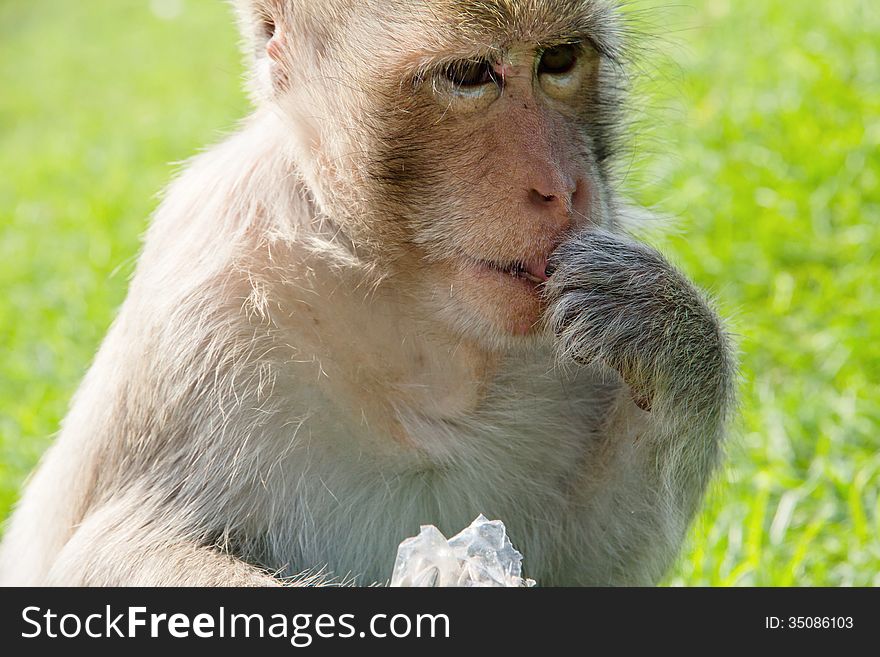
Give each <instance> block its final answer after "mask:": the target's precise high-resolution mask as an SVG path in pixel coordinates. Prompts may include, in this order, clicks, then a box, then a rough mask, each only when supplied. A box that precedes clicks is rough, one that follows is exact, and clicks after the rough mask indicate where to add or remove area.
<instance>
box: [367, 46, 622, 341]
mask: <svg viewBox="0 0 880 657" xmlns="http://www.w3.org/2000/svg"><path fill="white" fill-rule="evenodd" d="M600 65H601V62H600V57H599V55H598V53H597V52H596V51H595V50H594V49H593V48H592V46H590V45H589V44H587V43H556V44H554V45H549V46H538V45H535V44H517V45H516V46H515V47H513V48H510V49H506V50H505V51H504V52H502V53H498V54H497V55H495V56H487V57H474V58H469V59H458V60H453V61H451V62H449V63H445V64H442V65H440V66H438V67H435V68H433V69H431V70H429V71H427V72H425V73H424V74H423V75H422V76H421V77H420V78H419V79H417V80H416V81H415V82H414V85H413V88H412V89H413V94H414V96H413V98H412V99H410V100H409V103H408V106H407V107H406V111H405V112H404V116H406V117H408V120H404V121H403V122H402V125H399V126H397V130H396V131H394V132H391V133H390V134H389V137H388V139H387V140H386V141H385V144H386V145H387V146H386V149H387V150H385V151H384V152H382V153H381V154H380V155H379V157H378V158H376V160H374V167H375V168H374V169H373V171H375V172H376V174H377V178H378V179H380V180H382V181H384V183H385V185H384V187H385V191H386V193H387V195H388V198H393V199H395V200H396V201H397V203H396V204H397V206H398V207H397V212H394V213H392V216H395V217H396V218H398V219H399V220H400V221H402V222H404V223H405V225H407V227H408V239H409V241H410V243H411V246H412V248H413V249H414V251H415V253H416V254H417V255H418V260H419V261H418V266H417V267H416V268H415V269H414V271H413V272H411V274H412V275H413V277H414V278H415V279H416V280H417V281H418V283H419V284H420V285H421V286H422V288H423V289H424V291H425V294H420V295H419V297H420V298H425V299H427V300H428V302H429V305H430V307H431V308H432V310H433V311H434V312H437V313H438V314H439V315H440V317H441V318H442V319H443V320H444V321H445V322H447V323H450V324H452V325H453V326H454V327H455V328H456V329H457V330H459V331H462V332H465V333H467V334H470V335H476V336H479V337H480V338H483V339H485V338H488V339H490V340H493V341H494V342H496V343H497V342H498V340H499V338H500V339H502V340H503V341H504V342H509V339H510V337H511V336H527V335H530V334H533V333H535V332H537V331H539V330H540V326H541V321H540V320H541V316H542V311H543V307H542V297H541V285H542V283H543V282H544V281H545V280H547V277H548V276H547V272H546V269H547V259H548V257H549V256H550V254H551V253H552V252H553V250H554V249H555V248H556V246H557V245H558V244H559V243H560V242H561V241H562V240H563V239H564V237H565V235H566V233H568V232H569V231H570V230H571V229H572V228H574V227H576V226H578V225H582V224H584V223H585V222H596V223H599V222H601V221H602V219H603V217H602V215H603V213H604V211H605V209H606V204H607V196H608V192H607V190H606V189H605V188H604V187H605V183H604V174H603V171H602V169H601V164H602V163H601V162H600V161H599V160H598V158H597V148H596V145H595V144H596V140H597V139H602V138H603V135H602V134H601V132H600V131H599V130H596V129H595V128H596V127H597V126H596V125H595V123H594V122H595V121H596V120H598V119H599V118H600V115H599V113H597V112H596V108H597V106H598V105H597V96H596V94H597V89H596V86H597V83H598V80H599V67H600ZM414 118H416V120H415V121H413V119H414Z"/></svg>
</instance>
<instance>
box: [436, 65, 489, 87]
mask: <svg viewBox="0 0 880 657" xmlns="http://www.w3.org/2000/svg"><path fill="white" fill-rule="evenodd" d="M443 75H444V76H445V77H446V79H447V80H449V81H450V82H452V84H454V85H455V86H456V87H479V86H482V85H484V84H489V83H490V82H493V83H494V82H495V71H494V69H493V68H492V64H491V63H490V62H487V61H485V60H462V61H460V62H453V63H452V64H450V65H449V66H447V67H446V68H445V69H444V71H443Z"/></svg>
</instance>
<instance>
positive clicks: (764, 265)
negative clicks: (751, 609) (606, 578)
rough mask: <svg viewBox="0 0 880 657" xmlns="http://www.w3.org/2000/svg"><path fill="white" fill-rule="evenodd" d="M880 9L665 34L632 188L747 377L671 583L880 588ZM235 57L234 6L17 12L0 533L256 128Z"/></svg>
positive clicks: (0, 321)
mask: <svg viewBox="0 0 880 657" xmlns="http://www.w3.org/2000/svg"><path fill="white" fill-rule="evenodd" d="M175 4H179V5H180V6H181V7H182V11H181V13H180V14H179V15H178V16H177V17H175V18H173V19H171V20H163V19H161V18H159V17H157V16H156V15H155V14H154V13H152V12H151V9H150V8H151V6H166V7H167V6H174V5H175ZM655 4H661V3H655V2H643V3H639V4H638V5H637V9H640V8H644V7H647V6H652V5H655ZM873 4H874V3H873V0H861V1H859V0H849V1H841V2H830V1H829V2H824V3H822V2H809V3H793V2H788V1H786V0H767V1H765V2H760V3H758V2H748V3H740V2H734V1H733V0H711V1H706V2H699V1H697V0H693V2H692V3H691V6H689V7H686V8H681V7H675V8H669V9H666V10H663V11H662V12H660V13H657V14H655V15H654V16H653V17H652V18H651V19H650V20H651V23H652V24H654V25H656V26H669V25H672V26H673V27H675V28H676V30H675V32H674V33H673V34H671V36H670V37H669V38H667V39H664V40H654V41H652V42H651V47H652V50H651V51H649V52H648V53H646V54H645V55H644V57H643V58H642V61H641V68H642V69H643V70H644V71H645V72H646V73H648V74H649V75H650V76H651V81H650V82H644V83H643V84H644V87H643V88H644V89H646V90H648V91H649V93H650V98H653V99H654V100H653V101H652V102H650V103H649V104H648V105H647V106H646V107H645V108H644V111H645V113H646V116H647V120H646V121H643V123H642V128H641V129H640V130H639V132H638V133H637V137H638V139H637V141H636V146H637V150H639V151H640V152H642V153H643V154H644V156H643V157H641V158H640V159H639V160H638V162H637V164H636V166H635V167H634V169H633V173H632V174H631V175H630V176H629V178H628V185H629V188H630V189H631V190H632V192H633V194H634V195H635V197H636V198H637V199H638V200H639V201H641V202H643V203H646V204H649V205H652V206H655V207H657V208H659V209H660V210H661V211H663V212H664V213H666V214H668V215H670V216H673V217H675V219H676V226H677V228H676V230H675V232H674V233H673V234H672V235H671V236H669V237H667V238H666V239H665V240H664V244H665V248H666V250H667V252H669V253H670V254H671V255H672V256H673V258H674V259H675V260H676V261H677V262H678V263H680V264H681V265H682V267H683V268H684V269H685V270H686V271H687V272H688V273H689V274H690V275H692V276H693V277H694V278H695V279H696V280H697V281H698V282H699V283H700V284H701V285H703V286H704V287H706V288H707V289H709V290H712V291H713V293H714V294H715V295H716V296H717V297H718V298H719V304H720V306H721V308H722V309H723V311H724V312H725V314H727V315H728V316H731V317H732V319H733V326H734V327H735V330H736V332H737V333H738V335H739V336H740V346H741V351H742V360H743V380H742V387H741V406H742V410H741V415H740V419H739V421H738V423H737V427H736V431H735V433H734V436H733V439H732V440H731V443H730V446H729V458H728V460H727V464H726V466H725V468H724V470H723V472H722V473H721V475H720V476H719V477H718V480H717V482H716V484H715V486H714V487H713V489H712V492H711V494H710V495H709V498H708V500H707V504H706V509H705V511H704V513H703V514H702V515H701V517H700V518H699V519H698V521H697V522H696V523H695V525H694V528H693V530H692V531H691V534H690V537H689V540H688V546H687V549H686V550H685V552H684V554H683V555H682V557H681V559H680V561H679V563H678V565H677V567H676V568H675V570H674V571H673V573H671V574H670V576H669V578H668V582H669V583H671V584H687V585H694V584H704V585H719V584H723V585H735V584H758V585H849V584H855V585H858V584H861V585H866V584H868V585H870V584H874V585H880V575H878V573H880V498H878V490H880V439H878V434H880V393H878V382H880V344H878V339H880V260H878V257H877V256H876V254H877V252H878V251H880V12H877V11H876V9H875V8H874V7H873ZM236 38H237V37H236V34H235V30H234V27H233V25H232V22H231V20H230V16H229V14H228V12H227V10H226V8H225V7H224V6H223V4H222V3H218V2H214V1H212V0H187V1H184V2H180V3H175V2H169V0H165V1H164V2H162V1H160V0H154V2H152V3H150V2H146V1H145V0H144V1H137V0H82V1H80V2H61V1H60V0H33V1H32V2H27V3H24V2H17V3H2V4H0V80H2V91H0V230H2V232H0V290H2V292H3V294H2V296H0V345H2V348H3V351H2V356H3V357H2V359H0V517H5V516H6V515H7V514H8V511H9V508H10V506H11V504H12V503H13V502H14V500H15V497H16V495H17V492H18V490H19V487H20V485H21V483H22V481H23V480H24V477H25V476H26V474H27V472H28V471H29V470H30V469H31V468H32V467H33V465H34V464H35V462H36V460H37V459H38V458H39V455H40V453H41V452H42V451H43V450H44V449H45V447H46V446H47V445H48V444H49V442H50V441H51V437H52V434H53V433H54V432H55V431H57V429H58V424H59V422H60V420H61V418H62V417H63V415H64V412H65V409H66V407H67V404H68V402H69V400H70V396H71V394H72V393H73V391H74V390H75V388H76V385H77V383H78V381H79V379H80V378H81V376H82V375H83V373H84V372H85V370H86V368H87V367H88V364H89V361H90V359H91V357H92V355H93V353H94V352H95V349H96V348H97V345H98V343H99V341H100V340H101V337H102V335H103V333H104V332H105V331H106V329H107V327H108V325H109V323H110V321H111V320H112V317H113V314H114V312H115V309H116V308H117V307H118V306H119V304H120V303H121V301H122V299H123V297H124V294H125V289H126V284H127V279H128V275H129V274H130V272H131V269H132V263H133V260H134V258H135V256H136V253H137V249H138V243H139V236H140V234H141V233H142V232H143V230H144V228H145V226H146V218H147V217H148V215H149V213H150V212H151V210H152V209H153V208H154V207H155V204H156V194H157V192H158V191H159V190H160V189H161V188H162V186H163V185H164V183H165V182H166V181H167V180H168V179H169V177H170V176H171V174H172V173H173V170H174V168H173V166H171V165H169V164H168V163H169V162H174V161H180V160H182V159H185V158H186V157H189V156H191V155H193V154H194V153H196V152H197V151H198V149H199V148H200V147H201V146H203V145H204V144H206V143H209V142H211V141H215V140H216V139H217V138H218V136H219V135H220V134H221V132H222V131H224V130H227V129H229V128H230V127H231V126H233V124H234V122H235V120H236V119H237V118H238V117H240V116H242V115H243V114H244V113H245V111H246V108H247V102H246V100H245V98H244V95H243V94H242V92H241V90H240V87H241V85H240V75H241V66H240V62H239V55H238V52H237V50H236ZM640 103H641V100H640Z"/></svg>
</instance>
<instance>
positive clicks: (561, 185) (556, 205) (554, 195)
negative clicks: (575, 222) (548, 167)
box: [528, 175, 580, 229]
mask: <svg viewBox="0 0 880 657" xmlns="http://www.w3.org/2000/svg"><path fill="white" fill-rule="evenodd" d="M579 187H580V185H578V184H577V182H576V181H574V180H571V179H569V178H568V176H562V175H552V176H550V175H548V176H547V177H546V178H545V177H542V176H540V175H539V176H536V177H535V179H533V180H532V185H531V189H529V193H528V197H529V204H530V205H531V206H532V208H534V209H536V210H537V211H539V212H540V213H541V214H542V215H543V216H544V218H545V220H547V219H549V220H550V221H552V223H553V224H554V225H556V226H557V227H558V228H559V229H566V228H568V227H569V225H570V224H571V218H572V212H573V211H574V210H575V207H574V204H575V200H576V198H575V197H576V196H577V192H578V189H579Z"/></svg>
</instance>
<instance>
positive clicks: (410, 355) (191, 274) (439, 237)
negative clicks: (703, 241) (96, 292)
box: [0, 0, 735, 585]
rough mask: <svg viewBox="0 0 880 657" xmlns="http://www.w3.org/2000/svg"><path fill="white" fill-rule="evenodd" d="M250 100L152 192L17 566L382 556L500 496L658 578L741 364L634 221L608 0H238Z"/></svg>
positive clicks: (599, 566) (538, 527)
mask: <svg viewBox="0 0 880 657" xmlns="http://www.w3.org/2000/svg"><path fill="white" fill-rule="evenodd" d="M236 9H237V11H238V14H239V16H240V22H241V25H242V28H243V33H244V35H245V38H246V44H247V49H248V52H249V53H250V55H251V56H250V59H251V63H252V72H253V74H252V84H251V87H252V90H253V95H254V98H255V107H256V109H255V111H254V112H253V114H252V115H251V116H250V117H249V118H248V119H247V120H246V121H245V122H244V124H243V125H242V127H241V129H240V130H239V131H238V132H237V133H236V134H234V135H233V136H231V137H230V138H228V139H226V140H225V141H224V142H223V143H221V144H219V145H218V146H215V147H214V148H212V149H211V150H209V151H207V152H206V153H204V154H202V155H199V156H198V157H196V158H195V159H194V160H193V161H192V162H191V163H190V165H189V166H188V167H187V169H186V170H185V171H184V172H183V174H182V175H181V176H180V177H179V178H178V179H177V181H176V182H174V183H173V184H172V185H171V187H170V189H169V190H168V192H167V195H166V196H165V198H164V200H163V202H162V204H161V206H160V207H159V209H158V211H157V212H156V214H155V217H154V218H153V221H152V224H151V227H150V229H149V232H148V235H147V237H146V242H145V244H144V247H143V252H142V254H141V257H140V261H139V264H138V266H137V270H136V273H135V275H134V277H133V280H132V281H131V285H130V290H129V294H128V297H127V299H126V301H125V303H124V305H123V306H122V308H121V310H120V312H119V316H118V318H117V319H116V321H115V322H114V324H113V326H112V328H111V329H110V331H109V333H108V335H107V337H106V339H105V340H104V343H103V345H102V346H101V348H100V351H99V352H98V355H97V357H96V359H95V362H94V364H93V365H92V367H91V369H90V371H89V373H88V374H87V376H86V377H85V380H84V381H83V383H82V386H81V387H80V389H79V391H78V392H77V393H76V395H75V398H74V400H73V403H72V407H71V409H70V412H69V414H68V416H67V418H66V419H65V420H64V423H63V427H62V431H61V433H60V436H59V437H58V440H57V442H56V443H55V445H54V446H53V447H52V448H51V449H50V451H49V452H48V453H47V454H46V456H45V458H44V459H43V461H42V463H41V465H40V467H39V469H38V470H37V471H36V473H35V474H34V475H33V478H32V479H31V481H30V482H29V484H28V486H27V488H26V490H25V492H24V494H23V497H22V499H21V501H20V503H19V504H18V506H17V509H16V511H15V513H14V515H13V517H12V520H11V522H10V524H9V525H8V528H7V530H6V535H5V539H4V543H3V545H2V568H0V570H2V575H0V579H2V583H4V584H66V585H69V584H77V585H79V584H81V585H119V584H124V585H127V584H137V585H263V584H276V583H287V582H301V581H303V579H304V578H306V575H305V574H312V575H314V574H316V573H320V574H321V575H322V576H323V577H326V578H329V579H334V578H337V579H343V580H345V581H354V582H355V583H360V584H369V583H372V582H383V581H386V580H387V579H388V577H389V576H390V572H391V567H392V565H393V561H394V554H395V550H396V546H397V544H398V543H399V542H400V541H401V540H402V539H404V538H405V537H407V536H411V535H413V534H415V533H417V531H418V526H419V525H420V524H428V523H430V524H435V525H437V526H438V527H439V528H440V529H441V530H442V531H444V532H446V533H447V534H452V533H455V532H456V531H458V530H459V529H461V528H462V527H465V526H466V525H467V524H468V523H470V521H471V520H473V518H474V517H476V516H477V515H478V514H479V513H483V514H485V515H487V516H489V517H490V518H500V519H502V520H503V521H504V522H505V524H506V525H507V527H508V530H509V533H510V535H511V537H512V539H513V541H514V543H515V544H516V546H517V548H518V549H520V550H521V551H522V553H523V554H524V555H525V571H526V574H527V575H528V576H529V577H532V578H534V579H535V580H537V582H538V583H539V584H542V585H589V584H597V585H606V584H649V583H655V582H657V581H658V580H659V578H661V576H662V575H663V573H664V572H665V571H666V569H667V568H668V567H669V565H670V563H671V561H672V560H673V559H674V557H675V555H676V553H677V550H678V548H679V546H680V544H681V542H682V539H683V536H684V534H685V531H686V529H687V526H688V523H689V520H690V519H691V517H692V515H693V514H694V512H695V510H696V508H697V506H698V503H699V501H700V498H701V496H702V493H703V491H704V488H705V486H706V484H707V480H708V479H709V478H710V475H711V474H712V471H713V467H714V466H715V464H716V463H717V461H718V459H719V453H720V448H721V443H722V438H723V433H724V425H725V422H726V418H727V417H728V416H729V415H730V409H731V398H732V394H731V390H732V381H733V379H734V368H735V365H734V362H733V358H732V356H731V349H730V347H729V343H728V338H727V337H726V335H725V332H724V329H723V327H722V326H721V323H720V321H719V319H718V318H717V316H716V314H715V313H714V311H713V310H712V309H711V308H710V306H709V305H708V303H707V302H706V301H705V300H704V298H703V296H702V295H701V294H700V293H699V292H698V291H697V290H696V289H695V288H694V287H693V286H692V285H691V284H690V283H689V282H688V281H687V280H686V279H685V278H684V277H683V275H682V274H680V273H679V272H678V271H676V270H675V269H674V268H673V267H672V266H670V265H669V264H668V263H667V262H666V260H664V258H663V257H662V256H661V255H659V254H658V253H657V252H656V251H655V250H653V249H652V248H649V247H647V246H645V245H643V244H641V243H640V242H638V241H637V240H635V239H634V238H632V237H630V236H628V235H627V234H626V233H625V232H624V230H623V225H624V219H625V215H626V210H625V207H626V206H625V205H624V203H623V202H622V201H621V199H620V198H619V197H618V191H617V188H618V187H619V185H618V184H616V180H615V175H614V170H615V168H614V161H615V160H614V155H615V152H616V151H617V150H618V149H617V146H618V144H619V141H620V139H621V138H622V137H624V136H625V135H624V134H622V133H623V132H624V130H622V128H621V125H622V122H621V106H622V103H623V102H624V98H623V97H624V94H625V87H626V84H625V81H626V80H625V74H624V65H625V60H626V54H625V51H624V45H623V36H624V34H625V30H624V29H623V27H622V25H623V24H624V23H623V19H622V18H621V17H620V16H619V14H618V11H617V10H616V9H615V7H614V6H612V3H610V2H608V1H606V0H436V1H432V2H420V1H416V0H357V1H355V0H322V1H321V2H311V1H307V0H239V1H238V3H237V5H236Z"/></svg>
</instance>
